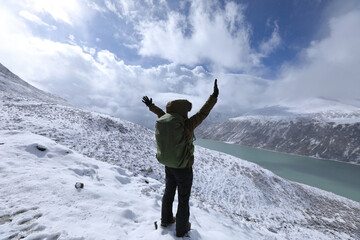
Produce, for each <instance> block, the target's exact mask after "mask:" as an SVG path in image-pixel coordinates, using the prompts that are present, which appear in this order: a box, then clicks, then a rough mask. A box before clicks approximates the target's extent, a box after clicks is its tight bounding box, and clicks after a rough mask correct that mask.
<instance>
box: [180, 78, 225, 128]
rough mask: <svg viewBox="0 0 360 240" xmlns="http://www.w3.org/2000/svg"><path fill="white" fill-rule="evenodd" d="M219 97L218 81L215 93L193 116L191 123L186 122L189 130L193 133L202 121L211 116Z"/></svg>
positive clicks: (215, 84) (215, 83) (215, 85)
mask: <svg viewBox="0 0 360 240" xmlns="http://www.w3.org/2000/svg"><path fill="white" fill-rule="evenodd" d="M218 96H219V88H218V86H217V79H215V82H214V92H213V93H212V94H211V95H210V97H209V98H208V100H207V101H206V103H205V104H204V105H203V106H202V107H201V109H200V111H198V112H197V113H196V114H195V115H194V116H192V117H191V118H190V119H189V121H187V122H186V124H187V128H188V129H189V130H190V131H191V132H192V131H194V130H195V128H196V127H197V126H199V125H200V124H201V123H202V121H204V119H205V118H206V117H207V116H208V115H209V113H210V111H211V109H212V108H213V107H214V106H215V104H216V102H217V97H218Z"/></svg>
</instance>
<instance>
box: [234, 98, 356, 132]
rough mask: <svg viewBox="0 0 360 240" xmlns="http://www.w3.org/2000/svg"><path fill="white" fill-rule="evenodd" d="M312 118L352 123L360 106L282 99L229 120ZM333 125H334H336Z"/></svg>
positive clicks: (264, 121) (338, 122) (322, 120)
mask: <svg viewBox="0 0 360 240" xmlns="http://www.w3.org/2000/svg"><path fill="white" fill-rule="evenodd" d="M304 118H308V119H313V120H317V121H320V122H333V123H335V124H336V125H338V124H354V123H359V122H360V108H359V107H356V106H353V105H349V104H345V103H341V102H338V101H334V100H329V99H323V98H313V99H306V100H297V101H284V102H282V103H280V104H279V105H275V106H267V107H265V108H262V109H256V110H254V111H252V112H249V113H247V114H245V115H243V116H239V117H234V118H231V119H230V121H253V122H259V123H262V124H265V123H266V122H269V121H270V122H278V121H284V122H290V121H293V122H296V121H298V120H300V119H304ZM336 125H335V126H336Z"/></svg>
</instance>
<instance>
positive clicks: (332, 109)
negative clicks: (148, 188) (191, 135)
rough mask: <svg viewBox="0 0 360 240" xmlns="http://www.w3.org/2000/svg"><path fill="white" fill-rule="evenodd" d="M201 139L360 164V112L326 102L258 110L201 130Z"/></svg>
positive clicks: (316, 101) (311, 102) (292, 104)
mask: <svg viewBox="0 0 360 240" xmlns="http://www.w3.org/2000/svg"><path fill="white" fill-rule="evenodd" d="M196 134H197V137H200V138H204V139H212V140H218V141H224V142H231V143H235V144H239V145H244V146H250V147H256V148H263V149H268V150H274V151H279V152H286V153H291V154H298V155H304V156H312V157H319V158H325V159H333V160H339V161H345V162H351V163H356V164H360V146H359V142H360V109H359V108H357V107H354V106H350V105H345V104H342V103H339V102H335V101H329V100H325V99H313V100H309V101H306V102H296V103H289V104H287V105H281V106H272V107H267V108H263V109H258V110H255V111H253V112H250V113H248V114H245V115H243V116H241V117H237V118H231V119H229V120H227V121H225V122H222V123H217V124H208V125H202V126H200V127H199V128H198V129H197V131H196Z"/></svg>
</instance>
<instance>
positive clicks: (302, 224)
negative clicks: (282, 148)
mask: <svg viewBox="0 0 360 240" xmlns="http://www.w3.org/2000/svg"><path fill="white" fill-rule="evenodd" d="M13 80H14V78H13V77H12V74H11V73H8V74H3V76H2V82H3V87H2V89H1V104H0V107H1V111H0V159H1V161H0V176H1V180H0V196H1V198H0V236H1V239H3V238H4V239H20V238H24V239H44V238H46V239H139V238H145V239H173V238H175V236H174V228H173V227H172V228H169V229H161V228H160V229H158V230H155V228H154V223H153V222H154V221H156V220H159V216H160V206H161V196H162V192H163V190H164V171H163V166H162V165H160V164H159V163H158V162H157V160H156V158H155V152H156V143H155V138H154V132H153V131H151V130H149V129H147V128H144V127H141V126H139V125H136V124H133V123H130V122H127V121H124V120H121V119H118V118H114V117H110V116H107V115H104V114H99V113H94V112H89V111H85V110H82V109H79V108H75V107H72V106H69V105H67V104H66V103H65V104H63V102H62V101H58V98H54V99H52V100H48V99H44V98H43V99H39V98H37V99H36V98H35V96H33V95H32V94H31V93H28V92H31V90H32V89H33V88H32V87H30V88H29V91H26V88H21V89H16V88H15V89H14V90H12V91H11V93H10V94H9V93H8V92H7V91H6V89H7V85H9V86H17V85H16V84H15V83H14V82H13ZM16 81H20V79H18V78H17V79H16ZM21 81H22V80H21ZM21 81H20V83H18V84H19V85H21V86H24V84H23V83H21ZM4 90H5V91H4ZM23 93H24V94H23ZM144 111H145V110H144ZM41 150H43V151H41ZM75 182H82V183H84V186H85V187H84V189H82V190H79V191H77V190H76V189H75V188H74V184H75ZM3 196H4V197H3ZM359 215H360V203H358V202H354V201H351V200H348V199H346V198H343V197H340V196H337V195H334V194H332V193H329V192H325V191H323V190H319V189H316V188H312V187H309V186H306V185H302V184H298V183H293V182H290V181H287V180H284V179H282V178H280V177H278V176H276V175H275V174H273V173H272V172H270V171H268V170H265V169H263V168H261V167H259V166H258V165H256V164H253V163H249V162H246V161H243V160H241V159H238V158H235V157H232V156H229V155H226V154H222V153H219V152H215V151H211V150H207V149H204V148H201V147H196V151H195V164H194V184H193V189H192V197H191V217H190V221H191V222H192V230H191V231H190V237H191V238H192V239H358V238H360V233H359V231H358V229H360V221H359V218H358V216H359Z"/></svg>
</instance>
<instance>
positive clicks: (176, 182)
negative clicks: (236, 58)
mask: <svg viewBox="0 0 360 240" xmlns="http://www.w3.org/2000/svg"><path fill="white" fill-rule="evenodd" d="M218 95H219V89H218V86H217V79H215V81H214V91H213V93H212V94H211V95H210V97H209V98H208V100H207V101H206V103H205V104H204V105H203V106H202V108H201V109H200V111H198V112H197V113H196V114H195V115H193V116H192V117H190V118H188V112H189V111H191V107H192V104H191V102H189V101H187V100H184V99H180V100H174V101H171V102H168V103H167V105H166V114H167V115H168V117H176V116H179V115H180V116H181V117H182V118H183V119H182V121H183V125H182V126H184V130H183V131H181V132H182V133H183V134H184V135H185V136H184V137H185V138H184V139H185V141H186V142H187V145H188V146H189V147H185V148H184V149H185V151H186V152H185V153H182V156H185V157H182V159H180V158H179V159H175V160H174V161H175V163H172V164H166V159H165V163H164V162H163V163H164V165H165V181H166V185H165V192H164V195H163V198H162V206H161V226H163V227H166V226H168V225H170V224H172V223H174V222H175V221H176V236H177V237H183V236H184V235H185V234H186V233H187V232H188V231H189V230H190V228H191V224H190V222H189V217H190V208H189V199H190V193H191V186H192V182H193V169H192V166H193V163H194V145H193V140H194V138H193V136H194V133H193V132H194V130H195V128H196V127H197V126H199V125H200V124H201V122H202V121H203V120H204V119H205V118H206V117H207V116H208V115H209V113H210V111H211V110H212V108H213V107H214V106H215V104H216V102H217V98H218ZM142 102H143V103H145V104H146V106H147V107H148V108H149V110H150V111H151V112H153V113H155V114H156V115H157V116H158V117H159V119H158V121H159V120H160V119H161V118H165V117H167V116H165V115H166V114H165V112H164V111H163V110H162V109H161V108H159V107H157V106H156V105H155V104H154V103H153V102H152V98H150V99H149V98H148V97H147V96H144V97H143V99H142ZM158 121H157V123H158ZM174 131H175V130H174ZM159 132H160V131H158V130H156V134H158V133H159ZM160 134H161V132H160ZM156 137H157V138H158V137H161V136H158V135H156ZM169 142H170V143H171V142H172V141H171V140H170V141H169ZM157 145H158V146H157V147H158V151H157V156H156V157H157V159H158V160H159V162H161V161H160V160H161V157H162V156H160V155H161V151H160V150H159V148H160V147H163V146H159V142H158V141H157ZM170 147H173V148H174V149H175V151H174V152H176V151H178V150H179V151H182V149H176V148H179V146H176V147H175V146H170ZM162 151H164V152H165V151H166V149H165V150H164V149H163V150H162ZM163 155H164V154H163ZM176 161H178V163H176ZM167 165H168V166H167ZM176 188H177V189H178V207H177V213H176V218H175V217H174V216H173V211H172V206H173V201H174V196H175V191H176Z"/></svg>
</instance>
